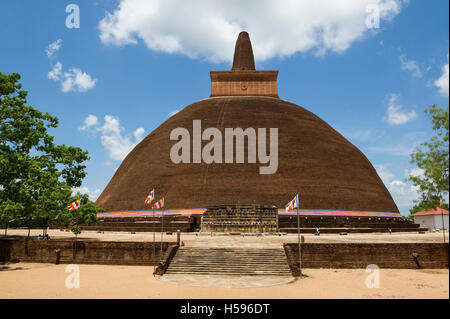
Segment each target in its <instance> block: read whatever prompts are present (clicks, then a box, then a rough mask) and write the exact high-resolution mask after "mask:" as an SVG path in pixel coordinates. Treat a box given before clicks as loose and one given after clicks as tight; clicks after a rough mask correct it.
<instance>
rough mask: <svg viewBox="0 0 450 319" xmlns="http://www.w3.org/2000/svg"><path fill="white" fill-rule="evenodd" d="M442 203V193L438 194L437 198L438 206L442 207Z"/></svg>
mask: <svg viewBox="0 0 450 319" xmlns="http://www.w3.org/2000/svg"><path fill="white" fill-rule="evenodd" d="M442 204H443V201H442V195H441V196H440V198H439V206H440V207H441V208H442Z"/></svg>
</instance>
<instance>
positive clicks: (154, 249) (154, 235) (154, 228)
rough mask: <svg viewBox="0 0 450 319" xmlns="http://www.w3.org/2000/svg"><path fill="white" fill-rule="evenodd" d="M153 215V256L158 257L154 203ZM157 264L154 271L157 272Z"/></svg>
mask: <svg viewBox="0 0 450 319" xmlns="http://www.w3.org/2000/svg"><path fill="white" fill-rule="evenodd" d="M152 215H153V258H156V243H155V237H156V232H155V231H156V224H155V210H154V208H153V205H152ZM155 270H156V266H155V265H153V272H155Z"/></svg>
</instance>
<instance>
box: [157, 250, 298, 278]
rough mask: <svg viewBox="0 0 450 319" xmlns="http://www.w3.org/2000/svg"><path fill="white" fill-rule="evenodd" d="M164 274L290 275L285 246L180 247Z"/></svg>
mask: <svg viewBox="0 0 450 319" xmlns="http://www.w3.org/2000/svg"><path fill="white" fill-rule="evenodd" d="M166 274H199V275H256V276H257V275H266V276H290V275H291V271H290V268H289V265H288V262H287V258H286V254H285V252H284V249H282V248H280V249H275V248H269V249H258V248H249V249H245V248H206V247H182V248H180V249H179V250H178V252H177V254H176V255H175V256H174V258H173V260H172V263H171V264H170V265H169V268H168V269H167V271H166Z"/></svg>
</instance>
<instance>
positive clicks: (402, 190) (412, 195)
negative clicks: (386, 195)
mask: <svg viewBox="0 0 450 319" xmlns="http://www.w3.org/2000/svg"><path fill="white" fill-rule="evenodd" d="M387 166H388V165H375V169H376V170H377V172H378V175H379V176H380V178H381V180H382V181H383V183H384V185H385V186H386V187H387V189H388V190H389V192H390V193H391V196H392V198H393V199H394V201H395V203H396V204H397V207H398V209H399V210H400V213H401V214H402V215H409V210H410V208H411V207H413V206H414V201H415V200H416V199H418V198H419V194H418V192H417V191H418V189H417V188H416V187H415V186H413V185H410V184H409V183H406V182H403V181H401V180H398V179H396V178H395V175H394V174H393V173H392V172H391V171H390V170H389V169H388V168H387ZM413 171H414V170H413ZM415 173H418V172H417V171H416V172H415ZM405 177H406V176H405Z"/></svg>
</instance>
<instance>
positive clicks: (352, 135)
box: [341, 128, 385, 142]
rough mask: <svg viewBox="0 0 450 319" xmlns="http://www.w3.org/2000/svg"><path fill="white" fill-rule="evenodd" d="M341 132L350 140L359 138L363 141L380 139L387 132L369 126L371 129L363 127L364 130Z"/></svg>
mask: <svg viewBox="0 0 450 319" xmlns="http://www.w3.org/2000/svg"><path fill="white" fill-rule="evenodd" d="M341 134H342V135H344V136H345V137H346V138H348V139H350V140H358V141H362V142H368V141H376V140H378V139H380V138H381V137H382V136H383V135H384V134H385V132H383V131H378V130H374V129H371V128H369V129H363V130H349V131H344V132H343V133H341Z"/></svg>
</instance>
